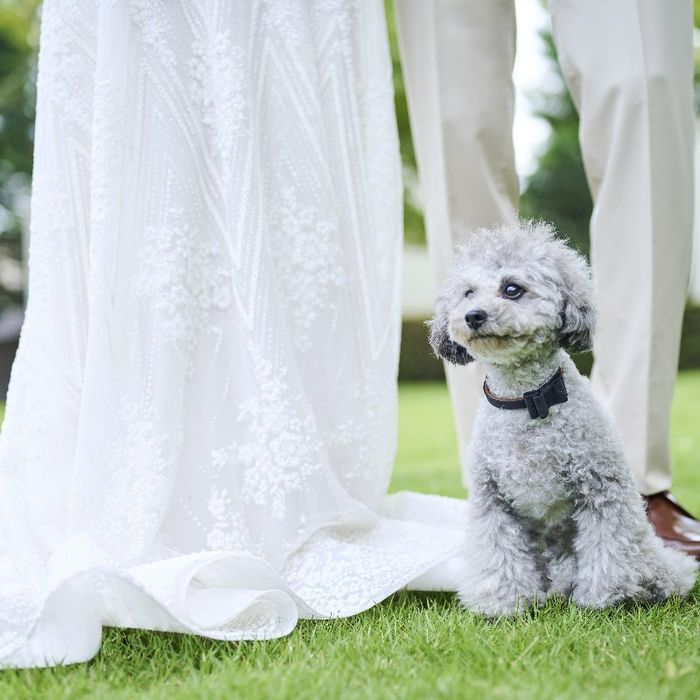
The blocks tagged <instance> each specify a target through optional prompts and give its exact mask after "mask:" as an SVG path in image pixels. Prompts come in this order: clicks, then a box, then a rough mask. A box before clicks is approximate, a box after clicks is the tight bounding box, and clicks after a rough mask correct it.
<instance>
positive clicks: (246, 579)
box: [0, 0, 461, 666]
mask: <svg viewBox="0 0 700 700" xmlns="http://www.w3.org/2000/svg"><path fill="white" fill-rule="evenodd" d="M38 81H39V85H38V106H37V124H36V152H35V175H34V185H33V199H32V221H31V246H30V282H29V301H28V308H27V315H26V322H25V325H24V328H23V331H22V337H21V341H20V349H19V353H18V356H17V359H16V362H15V365H14V368H13V373H12V381H11V386H10V393H9V397H8V405H7V413H6V418H5V424H4V427H3V431H2V436H1V439H0V508H1V520H0V664H1V665H4V666H36V665H48V664H56V663H70V662H76V661H82V660H86V659H89V658H90V657H91V656H93V655H94V654H95V653H97V651H98V649H99V645H100V638H101V630H102V627H103V626H105V625H115V626H123V627H141V628H147V629H153V630H171V631H178V632H186V633H195V634H200V635H205V636H208V637H213V638H217V639H226V640H241V639H251V638H271V637H276V636H280V635H284V634H287V633H289V632H290V631H291V630H292V629H293V628H294V626H295V623H296V621H297V619H298V618H299V617H300V616H304V617H333V616H344V615H351V614H354V613H357V612H360V611H362V610H365V609H367V608H368V607H370V606H372V605H373V604H375V603H376V602H378V601H380V600H382V599H383V598H385V597H386V596H387V595H389V594H390V593H392V592H393V591H395V590H397V589H399V588H401V587H403V586H406V585H408V584H411V582H414V585H419V586H422V587H433V588H450V587H451V586H452V580H451V576H450V571H451V568H450V563H449V562H450V558H451V557H452V556H453V555H454V554H455V552H456V551H457V550H458V548H459V544H460V525H459V519H460V516H461V504H460V503H459V502H456V501H452V500H449V499H443V498H439V497H431V496H418V495H415V494H406V493H402V494H397V495H394V496H391V497H388V498H387V497H386V495H385V494H386V490H387V485H388V482H389V477H390V471H391V466H392V460H393V456H394V450H395V431H396V369H397V354H398V342H399V318H400V309H399V266H400V260H401V206H402V204H401V179H400V164H399V159H398V144H397V135H396V129H395V123H394V112H393V102H392V77H391V62H390V59H389V56H388V47H387V39H386V27H385V24H384V17H383V6H382V3H381V2H380V0H278V1H275V0H266V1H262V0H260V1H258V0H255V1H253V0H239V1H231V0H221V1H217V0H208V1H207V2H189V0H117V1H116V2H84V1H83V0H80V1H79V0H47V2H46V3H45V5H44V8H43V17H42V34H41V46H40V58H39V75H38Z"/></svg>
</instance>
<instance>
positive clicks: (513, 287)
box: [503, 282, 525, 299]
mask: <svg viewBox="0 0 700 700" xmlns="http://www.w3.org/2000/svg"><path fill="white" fill-rule="evenodd" d="M523 294H525V289H524V288H523V287H521V286H520V285H519V284H515V282H508V284H506V285H505V286H504V287H503V296H504V297H506V298H508V299H520V297H521V296H522V295H523Z"/></svg>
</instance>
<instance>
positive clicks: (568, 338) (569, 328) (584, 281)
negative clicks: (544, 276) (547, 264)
mask: <svg viewBox="0 0 700 700" xmlns="http://www.w3.org/2000/svg"><path fill="white" fill-rule="evenodd" d="M562 247H563V251H562V253H561V255H560V259H559V269H560V272H561V275H562V280H563V304H562V309H561V319H562V324H561V329H560V331H559V342H560V344H561V346H562V347H563V348H565V349H566V350H569V351H571V352H585V351H586V350H590V349H591V348H592V347H593V330H594V328H595V317H596V314H595V304H594V301H593V282H592V280H591V271H590V268H589V267H588V263H587V262H586V260H585V259H584V258H583V256H581V255H580V254H579V253H577V252H576V251H574V250H572V249H571V248H569V247H568V246H562Z"/></svg>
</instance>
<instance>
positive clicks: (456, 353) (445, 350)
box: [428, 299, 474, 365]
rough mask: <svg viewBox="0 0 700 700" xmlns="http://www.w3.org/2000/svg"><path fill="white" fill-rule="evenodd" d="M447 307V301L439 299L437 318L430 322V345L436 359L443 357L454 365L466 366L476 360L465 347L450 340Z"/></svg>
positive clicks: (436, 308)
mask: <svg viewBox="0 0 700 700" xmlns="http://www.w3.org/2000/svg"><path fill="white" fill-rule="evenodd" d="M445 307H446V300H444V299H438V301H437V304H436V305H435V316H434V317H433V318H432V319H431V320H430V321H428V327H429V328H430V337H429V340H430V345H431V347H432V348H433V352H434V353H435V356H436V357H442V358H443V359H445V360H447V361H448V362H451V363H452V364H453V365H466V364H467V363H469V362H472V361H473V360H474V358H473V357H472V356H471V355H470V354H469V353H468V352H467V349H466V348H465V347H464V346H463V345H460V344H459V343H455V341H454V340H452V339H451V338H450V335H449V333H448V332H447V324H448V321H449V316H448V313H447V309H446V308H445Z"/></svg>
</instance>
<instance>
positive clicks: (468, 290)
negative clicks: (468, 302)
mask: <svg viewBox="0 0 700 700" xmlns="http://www.w3.org/2000/svg"><path fill="white" fill-rule="evenodd" d="M472 294H474V290H473V289H467V291H466V292H464V296H465V297H470V296H471V295H472Z"/></svg>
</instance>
